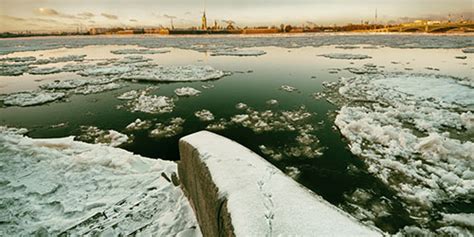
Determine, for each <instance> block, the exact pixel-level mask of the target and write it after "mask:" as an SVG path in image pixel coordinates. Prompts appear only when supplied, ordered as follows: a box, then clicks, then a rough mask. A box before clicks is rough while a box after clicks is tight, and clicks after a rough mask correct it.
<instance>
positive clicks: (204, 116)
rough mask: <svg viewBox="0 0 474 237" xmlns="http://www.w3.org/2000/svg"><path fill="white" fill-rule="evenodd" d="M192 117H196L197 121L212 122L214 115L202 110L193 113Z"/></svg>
mask: <svg viewBox="0 0 474 237" xmlns="http://www.w3.org/2000/svg"><path fill="white" fill-rule="evenodd" d="M194 116H196V117H197V118H198V119H199V120H201V121H203V122H207V121H212V120H214V115H213V114H212V113H211V111H209V110H207V109H202V110H199V111H196V112H195V113H194Z"/></svg>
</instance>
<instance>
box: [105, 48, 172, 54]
mask: <svg viewBox="0 0 474 237" xmlns="http://www.w3.org/2000/svg"><path fill="white" fill-rule="evenodd" d="M110 52H111V53H113V54H163V53H169V52H171V51H170V50H167V49H118V50H112V51H110Z"/></svg>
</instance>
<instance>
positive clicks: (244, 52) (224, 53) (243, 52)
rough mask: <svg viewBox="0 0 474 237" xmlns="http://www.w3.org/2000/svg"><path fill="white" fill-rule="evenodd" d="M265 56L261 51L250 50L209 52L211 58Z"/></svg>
mask: <svg viewBox="0 0 474 237" xmlns="http://www.w3.org/2000/svg"><path fill="white" fill-rule="evenodd" d="M264 54H266V52H265V51H263V50H256V49H255V50H252V49H222V50H216V51H213V52H211V56H240V57H243V56H261V55H264Z"/></svg>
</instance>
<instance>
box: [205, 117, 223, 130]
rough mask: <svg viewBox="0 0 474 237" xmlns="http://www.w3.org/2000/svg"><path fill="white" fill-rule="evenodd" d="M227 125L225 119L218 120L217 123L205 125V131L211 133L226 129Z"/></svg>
mask: <svg viewBox="0 0 474 237" xmlns="http://www.w3.org/2000/svg"><path fill="white" fill-rule="evenodd" d="M228 125H229V122H227V121H226V120H225V119H219V120H218V121H216V122H214V123H211V124H209V125H207V126H206V129H207V130H211V131H220V130H225V129H227V126H228Z"/></svg>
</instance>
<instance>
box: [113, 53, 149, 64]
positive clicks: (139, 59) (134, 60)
mask: <svg viewBox="0 0 474 237" xmlns="http://www.w3.org/2000/svg"><path fill="white" fill-rule="evenodd" d="M149 61H152V59H151V58H145V57H143V56H141V55H134V56H125V57H124V58H121V59H119V60H117V61H115V63H114V65H130V64H131V65H136V64H138V65H140V66H144V65H148V64H141V63H146V62H149Z"/></svg>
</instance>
